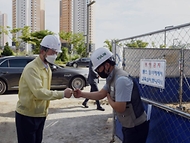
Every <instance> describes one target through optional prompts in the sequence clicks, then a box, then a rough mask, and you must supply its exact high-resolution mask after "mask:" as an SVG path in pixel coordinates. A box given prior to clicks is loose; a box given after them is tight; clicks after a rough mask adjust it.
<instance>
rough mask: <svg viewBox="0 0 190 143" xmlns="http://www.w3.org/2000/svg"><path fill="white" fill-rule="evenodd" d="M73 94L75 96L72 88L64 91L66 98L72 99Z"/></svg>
mask: <svg viewBox="0 0 190 143" xmlns="http://www.w3.org/2000/svg"><path fill="white" fill-rule="evenodd" d="M72 94H73V90H72V89H71V88H66V89H65V90H64V97H66V98H70V97H71V96H72Z"/></svg>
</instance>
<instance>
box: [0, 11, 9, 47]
mask: <svg viewBox="0 0 190 143" xmlns="http://www.w3.org/2000/svg"><path fill="white" fill-rule="evenodd" d="M0 26H2V27H3V28H4V29H6V27H7V14H5V13H1V12H0ZM0 32H1V28H0ZM6 42H8V36H7V35H6V34H5V33H1V34H0V46H1V47H3V46H5V44H6Z"/></svg>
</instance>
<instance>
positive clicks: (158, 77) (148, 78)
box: [139, 59, 166, 89]
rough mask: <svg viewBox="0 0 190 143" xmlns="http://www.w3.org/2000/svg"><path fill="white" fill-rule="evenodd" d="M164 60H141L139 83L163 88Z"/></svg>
mask: <svg viewBox="0 0 190 143" xmlns="http://www.w3.org/2000/svg"><path fill="white" fill-rule="evenodd" d="M165 72H166V60H165V59H141V61H140V78H139V83H140V84H145V85H149V86H153V87H158V88H162V89H164V88H165Z"/></svg>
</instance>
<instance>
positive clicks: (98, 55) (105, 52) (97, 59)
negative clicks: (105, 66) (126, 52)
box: [90, 48, 113, 70]
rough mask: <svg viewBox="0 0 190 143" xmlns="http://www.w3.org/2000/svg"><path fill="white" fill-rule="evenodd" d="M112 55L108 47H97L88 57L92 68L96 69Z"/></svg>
mask: <svg viewBox="0 0 190 143" xmlns="http://www.w3.org/2000/svg"><path fill="white" fill-rule="evenodd" d="M112 56H113V53H112V52H111V51H110V50H109V49H108V48H98V49H97V50H95V51H94V52H93V53H92V55H91V57H90V59H91V61H92V64H93V69H94V70H96V69H97V68H98V67H99V66H100V65H101V64H102V63H103V62H105V61H106V60H107V59H109V58H110V57H112Z"/></svg>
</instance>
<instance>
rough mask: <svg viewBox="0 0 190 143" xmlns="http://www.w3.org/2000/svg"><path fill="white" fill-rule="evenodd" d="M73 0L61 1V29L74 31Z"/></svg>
mask: <svg viewBox="0 0 190 143" xmlns="http://www.w3.org/2000/svg"><path fill="white" fill-rule="evenodd" d="M72 2H73V1H72V0H61V1H60V24H59V31H60V32H61V31H64V32H71V31H72Z"/></svg>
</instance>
